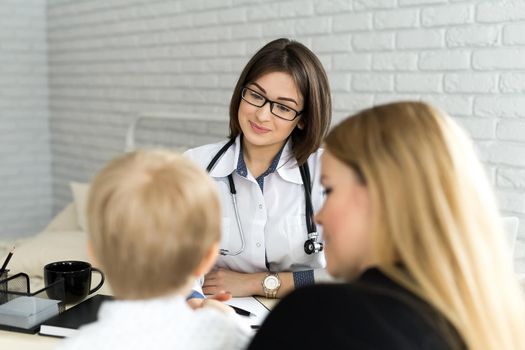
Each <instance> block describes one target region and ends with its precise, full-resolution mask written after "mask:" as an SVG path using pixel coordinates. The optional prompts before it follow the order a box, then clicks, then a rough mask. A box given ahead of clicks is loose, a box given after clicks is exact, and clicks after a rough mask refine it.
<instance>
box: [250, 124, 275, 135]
mask: <svg viewBox="0 0 525 350" xmlns="http://www.w3.org/2000/svg"><path fill="white" fill-rule="evenodd" d="M249 123H250V126H251V127H252V129H253V131H254V132H255V133H257V134H266V133H268V132H270V131H271V130H270V129H268V128H265V127H262V126H259V125H257V124H256V123H254V122H249Z"/></svg>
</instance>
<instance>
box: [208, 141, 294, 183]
mask: <svg viewBox="0 0 525 350" xmlns="http://www.w3.org/2000/svg"><path fill="white" fill-rule="evenodd" d="M240 143H241V137H240V135H237V137H236V138H235V143H234V144H233V145H231V146H230V148H228V149H227V150H226V152H224V154H223V155H222V157H221V158H219V160H218V161H217V163H216V164H215V167H214V168H213V169H212V170H211V171H210V176H212V177H215V178H218V177H226V176H228V175H230V174H231V173H233V172H234V171H235V169H237V163H238V161H239V152H240V150H241V144H240ZM221 147H222V145H221ZM214 156H215V155H214ZM276 171H277V173H278V174H279V175H280V176H281V177H282V178H283V179H284V180H286V181H289V182H293V183H296V184H302V183H303V180H302V179H301V173H300V172H299V168H298V167H297V160H296V159H295V158H294V157H293V154H292V146H291V140H288V141H287V142H286V144H285V145H284V149H283V151H282V153H281V157H280V159H279V163H278V164H277V170H276Z"/></svg>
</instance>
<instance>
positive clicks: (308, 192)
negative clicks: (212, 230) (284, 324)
mask: <svg viewBox="0 0 525 350" xmlns="http://www.w3.org/2000/svg"><path fill="white" fill-rule="evenodd" d="M330 120H331V101H330V90H329V84H328V79H327V77H326V73H325V71H324V69H323V67H322V65H321V62H320V61H319V59H318V58H317V57H316V56H315V55H314V54H313V53H312V52H311V51H310V50H309V49H308V48H306V47H305V46H304V45H302V44H301V43H298V42H296V41H292V40H288V39H277V40H274V41H272V42H270V43H268V44H266V45H265V46H264V47H262V48H261V49H260V50H259V51H258V52H257V53H256V54H255V55H254V56H253V57H252V58H251V59H250V61H249V62H248V63H247V65H246V67H245V68H244V70H243V71H242V73H241V75H240V77H239V80H238V81H237V85H236V86H235V89H234V91H233V96H232V99H231V102H230V135H229V140H228V141H227V142H220V143H216V144H209V145H205V146H201V147H198V148H194V149H191V150H189V151H187V152H186V156H188V157H189V158H191V159H192V160H193V161H195V162H197V163H198V164H200V165H201V166H202V167H204V168H206V169H207V170H208V172H209V174H210V175H211V176H212V177H213V178H214V179H215V180H216V181H217V184H218V187H219V192H220V197H221V210H222V239H221V252H220V253H221V255H220V257H219V259H218V261H217V263H216V268H215V269H214V270H212V271H211V272H209V273H208V274H207V275H206V276H205V277H204V282H203V284H202V290H203V292H204V294H214V295H218V294H220V293H221V292H228V293H231V295H232V296H249V295H262V296H266V297H268V298H276V297H281V296H283V295H284V294H286V293H287V292H289V291H291V290H292V289H294V287H299V286H302V285H307V284H312V283H314V282H315V281H316V280H319V279H322V278H323V277H324V276H327V275H326V272H325V270H324V268H325V258H324V255H323V252H322V236H321V232H320V231H319V229H318V228H317V227H316V226H315V223H314V222H313V213H314V212H315V211H317V209H318V208H320V206H321V205H322V197H323V194H322V189H321V187H320V185H319V173H320V171H319V169H320V163H319V157H320V153H321V152H320V151H319V146H320V143H321V141H322V140H323V137H324V136H325V134H326V133H327V130H328V127H329V125H330ZM193 295H194V296H195V293H194V294H193Z"/></svg>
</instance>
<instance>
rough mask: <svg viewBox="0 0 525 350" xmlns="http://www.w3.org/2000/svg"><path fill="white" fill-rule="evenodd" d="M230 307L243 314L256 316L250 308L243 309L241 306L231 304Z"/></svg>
mask: <svg viewBox="0 0 525 350" xmlns="http://www.w3.org/2000/svg"><path fill="white" fill-rule="evenodd" d="M230 307H231V308H232V309H233V310H235V312H236V313H238V314H239V315H242V316H255V315H254V314H253V313H251V312H250V311H248V310H244V309H241V308H240V307H237V306H233V305H230Z"/></svg>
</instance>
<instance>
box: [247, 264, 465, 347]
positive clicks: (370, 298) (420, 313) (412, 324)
mask: <svg viewBox="0 0 525 350" xmlns="http://www.w3.org/2000/svg"><path fill="white" fill-rule="evenodd" d="M459 339H460V338H459V336H458V334H457V333H456V332H455V331H454V329H453V328H452V327H451V326H450V324H449V323H448V322H446V321H445V320H444V318H443V317H441V315H440V314H438V313H437V312H436V311H435V310H434V309H433V308H431V307H430V306H429V305H428V304H427V303H425V302H424V301H422V300H421V299H419V298H418V297H416V296H415V295H414V294H412V293H411V292H409V291H408V290H406V289H405V288H403V287H401V286H400V285H398V284H397V283H395V282H394V281H392V280H391V279H390V278H388V277H387V276H386V275H384V274H383V273H382V272H381V271H379V270H378V269H369V270H367V271H365V272H364V273H363V274H362V275H361V277H360V278H359V279H358V280H357V281H355V282H353V283H350V284H317V285H313V286H308V287H304V288H300V289H297V290H295V291H294V292H293V293H291V294H290V295H288V296H287V297H286V298H284V299H283V300H282V301H281V302H280V303H279V304H277V305H276V307H275V308H274V309H273V310H272V312H271V313H270V314H269V315H268V317H267V319H266V320H265V322H264V323H263V325H262V327H261V328H260V329H259V331H258V332H257V334H256V335H255V337H254V339H253V340H252V343H251V344H250V346H249V348H248V349H251V350H253V349H264V350H268V349H301V350H304V349H316V350H320V349H403V350H407V349H432V350H434V349H453V348H464V346H463V345H462V342H461V341H460V340H459Z"/></svg>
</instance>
